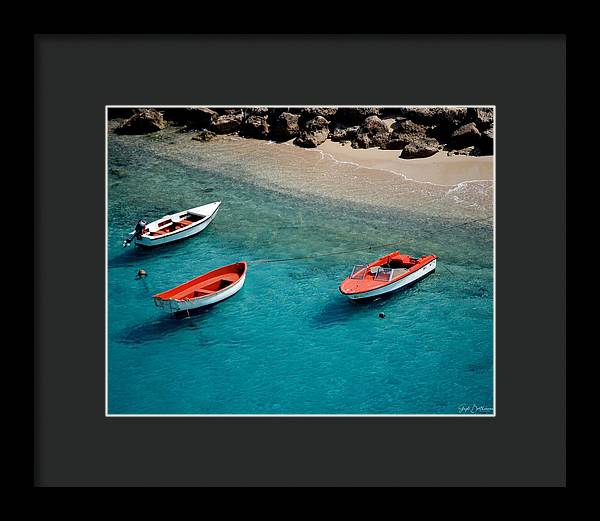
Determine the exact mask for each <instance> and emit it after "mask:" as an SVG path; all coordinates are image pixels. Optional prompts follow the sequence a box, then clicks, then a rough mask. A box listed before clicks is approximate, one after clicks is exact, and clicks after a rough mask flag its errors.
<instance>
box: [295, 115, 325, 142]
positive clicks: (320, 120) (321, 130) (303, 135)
mask: <svg viewBox="0 0 600 521" xmlns="http://www.w3.org/2000/svg"><path fill="white" fill-rule="evenodd" d="M328 136H329V121H327V120H326V119H325V118H324V117H323V116H317V117H316V118H313V119H311V120H310V121H307V122H306V123H305V124H304V127H303V128H302V129H301V130H300V134H299V135H298V137H297V138H296V139H295V140H294V144H295V145H298V146H301V147H306V148H314V147H316V146H317V145H320V144H321V143H323V142H324V141H325V140H326V139H327V137H328Z"/></svg>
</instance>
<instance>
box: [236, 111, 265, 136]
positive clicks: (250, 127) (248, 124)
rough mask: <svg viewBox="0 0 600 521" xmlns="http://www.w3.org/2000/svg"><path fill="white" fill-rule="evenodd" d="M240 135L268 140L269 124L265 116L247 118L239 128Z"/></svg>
mask: <svg viewBox="0 0 600 521" xmlns="http://www.w3.org/2000/svg"><path fill="white" fill-rule="evenodd" d="M241 133H242V134H243V135H244V136H246V137H253V138H257V139H268V137H269V123H268V122H267V117H266V116H255V115H251V116H248V117H247V118H246V119H245V120H244V122H243V124H242V127H241Z"/></svg>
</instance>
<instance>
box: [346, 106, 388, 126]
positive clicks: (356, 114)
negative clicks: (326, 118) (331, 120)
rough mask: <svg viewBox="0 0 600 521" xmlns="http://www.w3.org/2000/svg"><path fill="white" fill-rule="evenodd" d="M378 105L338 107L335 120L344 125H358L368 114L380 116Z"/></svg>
mask: <svg viewBox="0 0 600 521" xmlns="http://www.w3.org/2000/svg"><path fill="white" fill-rule="evenodd" d="M380 115H381V109H380V108H378V107H340V108H339V109H337V112H336V114H335V120H336V121H339V122H340V123H344V124H346V125H360V124H362V123H363V121H364V120H365V119H366V118H368V117H369V116H380Z"/></svg>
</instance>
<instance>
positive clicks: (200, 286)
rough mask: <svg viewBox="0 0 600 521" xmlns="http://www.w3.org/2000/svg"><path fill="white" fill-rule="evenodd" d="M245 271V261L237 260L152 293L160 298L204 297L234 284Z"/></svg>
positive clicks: (186, 298) (183, 298) (184, 298)
mask: <svg viewBox="0 0 600 521" xmlns="http://www.w3.org/2000/svg"><path fill="white" fill-rule="evenodd" d="M245 272H246V263H245V262H238V263H236V264H230V265H229V266H224V267H222V268H219V269H216V270H213V271H209V272H208V273H205V274H204V275H200V276H199V277H196V278H195V279H192V280H190V281H188V282H185V283H184V284H181V285H179V286H177V287H175V288H173V289H170V290H168V291H164V292H162V293H158V294H157V295H154V298H158V299H162V300H169V299H173V300H188V299H193V298H200V297H206V296H208V295H212V294H213V293H217V292H218V291H221V290H223V289H225V288H227V287H229V286H231V285H232V284H235V283H236V282H237V281H239V280H240V278H241V277H242V276H243V275H244V273H245Z"/></svg>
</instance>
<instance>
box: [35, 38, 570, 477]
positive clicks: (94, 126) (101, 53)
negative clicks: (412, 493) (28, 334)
mask: <svg viewBox="0 0 600 521" xmlns="http://www.w3.org/2000/svg"><path fill="white" fill-rule="evenodd" d="M34 49H35V56H34V60H35V74H34V88H35V99H36V102H35V107H34V110H35V141H34V147H35V151H34V153H35V193H34V199H35V202H36V214H35V218H36V223H35V224H36V246H35V267H36V272H35V275H36V279H35V290H36V299H35V302H36V313H35V318H36V324H35V328H36V334H35V340H36V345H35V379H34V387H35V389H34V391H35V424H34V430H35V432H34V434H35V469H34V470H35V474H34V484H35V485H38V486H82V485H84V486H105V485H111V486H134V485H138V486H139V485H145V486H182V485H185V486H207V485H268V486H281V485H285V486H287V485H325V486H333V485H348V486H357V485H367V486H374V485H403V486H407V485H409V486H418V485H427V486H448V485H452V486H457V485H469V486H503V485H516V486H533V485H542V486H563V485H564V484H565V480H566V475H565V474H566V470H565V469H566V372H565V362H566V271H565V269H564V267H560V266H557V265H556V264H555V263H547V262H537V257H538V255H540V254H544V253H545V252H548V251H551V252H554V253H557V252H560V253H559V255H564V252H565V247H566V193H565V190H566V37H565V36H564V35H544V36H536V35H531V36H528V37H523V36H519V37H515V36H485V35H479V36H469V35H465V36H457V35H453V36H434V35H428V36H411V37H407V36H399V35H398V36H394V35H389V36H385V37H381V36H377V37H376V36H368V35H358V36H357V35H353V36H344V35H335V36H333V35H331V36H325V35H323V36H319V35H314V36H305V35H304V36H303V35H296V36H281V35H279V36H265V35H254V36H253V35H243V36H235V35H228V36H225V35H196V36H194V35H188V36H185V37H182V36H177V35H172V36H170V35H137V36H115V35H94V36H86V35H77V36H74V35H36V36H34ZM448 57H451V58H452V59H446V58H448ZM240 78H246V79H245V80H244V81H241V82H240ZM292 102H293V104H306V105H313V104H323V105H356V104H363V105H400V104H414V105H418V104H455V105H464V104H468V105H478V104H480V105H495V106H496V111H497V112H496V115H497V121H496V146H497V156H496V200H497V209H496V212H497V214H496V215H497V220H496V234H497V236H496V248H497V250H496V284H497V289H496V291H497V293H496V339H497V352H496V364H497V365H496V379H497V381H496V392H497V415H496V417H494V418H489V419H486V418H477V419H472V420H468V419H463V418H277V417H272V418H197V417H194V418H106V417H105V415H104V398H105V381H104V368H105V366H104V334H105V333H104V330H105V313H104V310H105V285H104V262H105V250H104V248H105V245H104V228H105V222H104V215H105V214H104V204H105V200H104V171H105V157H104V154H105V150H104V129H105V126H104V121H105V120H104V110H105V106H106V105H129V104H131V105H136V104H148V105H151V104H154V105H172V104H194V105H197V104H207V105H219V104H221V105H227V104H236V105H240V104H248V105H264V104H269V105H274V104H281V105H287V104H291V103H292ZM74 214H75V215H77V216H79V218H78V219H71V218H70V217H71V216H72V215H74ZM65 222H68V223H69V225H68V233H56V230H59V229H63V228H64V223H65ZM75 238H76V239H75ZM516 264H518V265H519V267H520V268H522V269H515V265H516ZM549 281H551V283H549ZM81 285H85V287H86V291H87V293H88V295H89V296H88V297H87V298H86V299H85V302H84V303H83V304H84V305H82V302H81V301H80V300H73V299H72V298H71V296H70V294H69V291H68V288H69V287H72V286H78V287H79V286H81Z"/></svg>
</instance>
